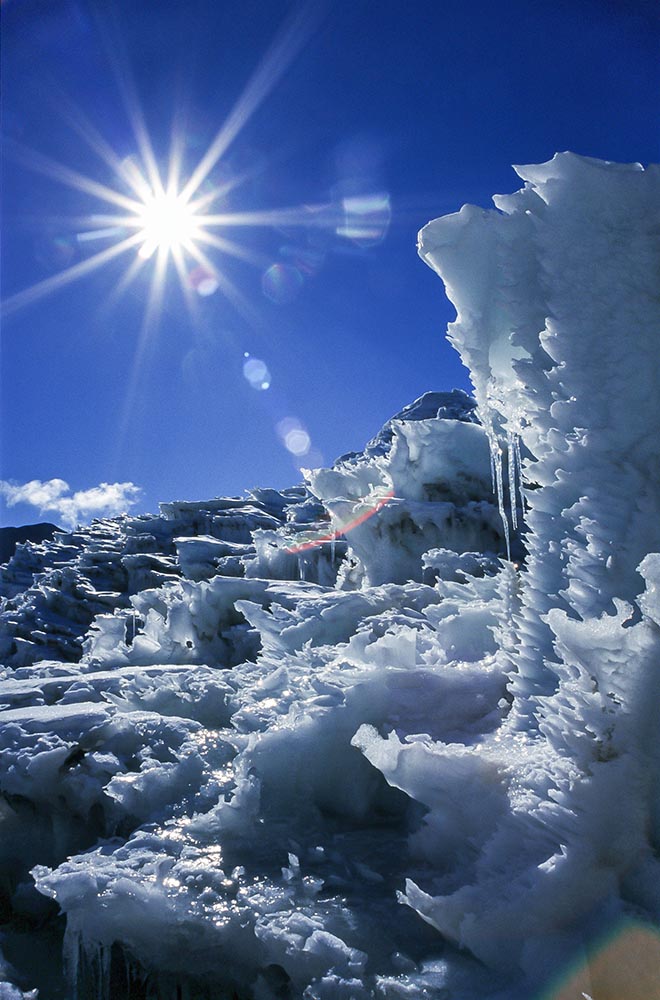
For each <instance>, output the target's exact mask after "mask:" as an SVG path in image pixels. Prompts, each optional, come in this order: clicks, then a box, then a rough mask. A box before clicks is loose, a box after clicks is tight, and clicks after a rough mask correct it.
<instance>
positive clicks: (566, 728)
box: [0, 154, 660, 1000]
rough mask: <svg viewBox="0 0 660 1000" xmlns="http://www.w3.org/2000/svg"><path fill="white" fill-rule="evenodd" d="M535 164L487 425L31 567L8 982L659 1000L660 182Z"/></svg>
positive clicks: (96, 996)
mask: <svg viewBox="0 0 660 1000" xmlns="http://www.w3.org/2000/svg"><path fill="white" fill-rule="evenodd" d="M518 172H519V174H520V176H521V177H522V178H523V180H524V181H525V187H524V188H523V190H522V191H520V192H518V193H517V194H515V195H511V196H506V197H497V198H496V199H495V204H496V210H495V211H484V210H482V209H477V208H472V207H466V208H464V209H462V211H461V212H459V213H458V214H456V215H453V216H449V217H448V218H445V219H439V220H436V221H435V222H432V223H429V225H428V226H427V227H426V228H425V229H424V230H423V231H422V233H421V236H420V239H421V243H420V251H421V253H422V256H423V257H424V259H425V260H426V261H427V262H428V263H429V264H431V265H432V266H433V267H434V268H435V269H436V270H437V271H438V272H439V273H440V275H441V276H442V278H443V280H444V282H445V285H446V288H447V291H448V294H449V296H450V298H451V299H452V301H453V302H454V303H455V305H456V309H457V313H458V315H457V320H456V322H455V323H454V324H453V325H452V327H451V328H450V336H451V338H452V340H453V342H454V343H455V345H456V347H457V348H458V350H459V351H460V352H461V355H462V357H463V360H464V361H465V362H466V364H468V366H469V367H470V370H471V372H472V377H473V381H474V385H475V389H476V408H475V402H474V401H473V400H472V399H471V398H470V397H467V396H466V395H465V394H464V393H460V392H454V393H427V394H426V395H425V396H423V397H422V398H421V399H420V400H417V401H416V402H415V403H414V404H412V405H411V406H410V407H407V408H406V409H405V410H403V411H402V412H401V413H400V414H398V415H397V417H396V418H393V419H392V421H389V422H388V424H386V425H385V427H384V428H383V430H382V431H381V432H380V434H379V435H378V436H377V437H376V438H374V440H373V441H372V442H370V443H369V445H367V447H366V448H365V450H364V452H360V453H354V454H350V455H346V456H344V457H343V458H342V459H340V460H338V462H336V463H335V465H334V466H333V467H332V468H330V469H322V470H314V471H313V472H309V473H308V474H307V481H306V485H305V486H303V487H296V488H294V489H291V490H287V491H283V492H277V491H274V490H253V491H250V493H249V494H248V496H247V497H244V498H228V499H217V500H213V501H208V502H206V503H172V504H164V505H162V509H161V514H160V516H158V517H142V518H136V517H124V518H117V519H111V520H106V521H99V522H95V523H94V524H93V525H92V526H91V527H90V528H87V529H79V530H78V531H77V532H69V533H59V534H56V535H55V537H54V538H53V539H52V540H46V541H44V542H42V543H40V544H36V543H27V544H26V545H24V546H19V547H18V549H17V551H16V554H15V555H14V556H13V558H12V560H11V561H10V562H9V564H8V565H7V567H5V568H4V569H3V570H2V571H1V577H2V579H1V581H0V583H1V586H2V588H3V592H4V595H5V597H4V601H3V605H2V608H1V610H0V643H1V644H2V653H3V660H4V663H5V669H4V672H3V676H2V679H1V680H0V700H1V702H2V713H1V715H0V723H1V725H0V745H1V746H2V751H3V752H2V755H1V758H0V761H1V763H0V789H1V790H2V798H1V799H0V809H1V813H0V815H1V818H2V829H3V836H2V838H1V839H0V866H1V869H2V876H3V877H2V886H3V893H2V898H3V905H4V910H5V925H4V930H5V934H4V938H3V941H2V948H3V952H4V953H5V957H6V960H2V963H1V964H0V979H1V980H4V982H0V996H2V997H5V996H6V997H8V998H12V1000H13V998H20V997H30V996H32V995H34V994H33V993H32V991H33V990H34V989H36V988H39V990H40V993H39V996H40V998H41V1000H51V998H52V1000H55V998H56V997H60V996H63V995H66V996H71V997H76V998H78V1000H110V998H112V1000H114V998H115V997H117V998H118V997H122V998H124V997H125V998H127V1000H138V998H140V1000H142V998H145V1000H146V998H151V1000H170V998H171V1000H175V998H182V997H195V998H198V1000H225V998H226V1000H235V998H239V1000H277V998H280V1000H281V998H288V1000H454V998H455V1000H459V998H460V1000H529V998H535V997H539V998H540V997H548V998H549V997H553V998H554V997H556V998H557V1000H569V998H571V1000H572V998H576V1000H579V998H580V997H581V996H589V997H592V998H593V1000H607V998H610V997H612V998H614V997H616V998H617V1000H622V998H623V997H626V1000H628V998H630V1000H637V998H639V1000H642V998H644V1000H654V998H656V997H660V932H659V931H658V923H660V865H659V863H658V850H660V780H659V778H658V775H659V773H660V768H659V764H660V728H659V726H658V716H659V712H658V704H659V703H660V671H659V669H658V665H659V660H660V631H659V630H660V537H659V536H660V509H659V508H660V489H659V486H660V483H659V482H658V478H659V477H660V462H659V458H658V445H657V443H656V441H657V436H656V435H655V430H656V428H655V424H656V422H657V404H656V403H655V387H656V386H657V384H658V376H659V375H660V372H659V371H658V369H659V367H660V351H659V350H658V347H657V343H658V341H657V333H656V330H657V327H658V320H659V319H660V316H659V315H658V313H659V312H660V297H659V296H658V282H659V280H660V279H659V274H660V227H659V226H658V218H659V209H660V189H659V185H660V174H659V173H658V170H657V169H656V168H649V169H647V170H642V168H641V167H638V166H636V165H635V166H623V167H622V166H617V165H613V164H609V163H601V162H599V161H593V160H585V159H583V158H580V157H576V156H572V155H569V154H561V155H559V156H556V157H555V158H554V159H553V160H552V161H551V162H550V163H548V164H545V165H542V166H537V167H525V168H518ZM491 469H492V473H491ZM491 474H492V479H493V482H494V485H495V494H493V490H492V484H491ZM346 526H348V527H346ZM521 532H523V537H522V539H521ZM507 553H510V554H511V556H512V558H513V559H515V560H516V562H512V561H511V560H510V559H508V558H506V556H507ZM35 887H36V888H35ZM53 901H54V902H53ZM58 908H59V911H60V912H61V913H62V914H63V917H57V916H56V914H57V912H58ZM58 921H59V922H58ZM62 922H64V923H65V931H64V939H63V945H62V948H63V956H64V966H65V975H66V977H67V979H68V983H69V985H68V986H67V987H65V986H63V984H62V981H61V980H58V976H57V969H58V965H57V958H56V956H57V954H58V949H59V947H60V944H61V942H60V938H59V937H58V935H61V923H62ZM26 952H27V953H28V954H30V956H31V957H30V958H29V959H27V960H26V958H25V955H26ZM35 954H41V955H42V956H46V958H45V959H43V960H42V965H43V968H40V967H39V963H38V962H37V961H36V960H34V955H35ZM10 963H12V964H13V966H14V969H13V970H12V967H11V965H10ZM65 990H66V992H65Z"/></svg>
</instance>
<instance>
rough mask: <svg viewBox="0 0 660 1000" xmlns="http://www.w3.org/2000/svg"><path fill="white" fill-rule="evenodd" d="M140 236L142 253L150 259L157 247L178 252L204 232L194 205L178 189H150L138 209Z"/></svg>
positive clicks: (137, 218)
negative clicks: (154, 190)
mask: <svg viewBox="0 0 660 1000" xmlns="http://www.w3.org/2000/svg"><path fill="white" fill-rule="evenodd" d="M135 221H136V223H137V225H138V227H139V228H138V235H139V237H140V241H141V242H140V248H139V250H138V255H139V256H140V257H141V258H142V259H143V260H148V259H149V257H151V256H152V255H153V254H154V253H155V252H156V251H157V250H158V251H160V252H161V253H164V254H169V253H172V254H176V253H177V252H179V251H180V250H182V249H189V248H190V245H191V243H193V242H194V240H195V239H199V237H200V236H201V235H202V224H201V220H200V219H199V218H198V217H197V216H196V213H195V209H194V207H193V206H192V205H191V204H190V202H189V201H188V200H187V199H186V198H185V197H184V196H183V195H182V194H180V193H177V192H175V191H172V190H170V191H162V192H160V193H154V192H150V193H149V195H148V196H147V197H146V198H145V200H144V203H143V204H142V205H141V207H140V208H139V210H138V211H137V212H136V220H135Z"/></svg>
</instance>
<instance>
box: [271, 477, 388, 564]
mask: <svg viewBox="0 0 660 1000" xmlns="http://www.w3.org/2000/svg"><path fill="white" fill-rule="evenodd" d="M393 496H394V490H390V491H389V492H388V493H386V494H385V496H383V497H381V498H380V500H377V501H376V502H375V503H374V504H372V506H371V507H368V508H367V510H364V511H362V513H361V514H358V516H357V517H354V518H352V519H351V520H350V521H348V523H347V524H343V525H342V526H341V528H337V530H336V531H330V532H329V533H328V534H327V535H317V537H316V538H312V539H310V540H309V541H306V542H301V543H300V545H292V546H291V547H290V548H287V549H286V550H285V551H286V552H288V553H289V554H290V555H294V554H296V553H298V552H306V551H307V550H308V549H315V548H317V547H318V546H319V545H323V544H325V542H334V541H335V539H337V538H341V536H342V535H346V534H348V532H349V531H352V530H353V528H357V526H358V525H359V524H364V522H365V521H368V520H369V518H370V517H373V516H374V514H377V513H378V511H379V510H382V509H383V507H384V506H385V504H386V503H387V502H388V501H389V500H391V499H392V497H393Z"/></svg>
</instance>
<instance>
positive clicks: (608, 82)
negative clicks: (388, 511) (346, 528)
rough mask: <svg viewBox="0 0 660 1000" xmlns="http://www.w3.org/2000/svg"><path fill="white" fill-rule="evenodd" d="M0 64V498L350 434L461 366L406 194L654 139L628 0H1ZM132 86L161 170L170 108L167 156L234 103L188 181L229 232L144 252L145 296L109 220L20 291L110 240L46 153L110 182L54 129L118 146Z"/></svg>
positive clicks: (305, 446) (124, 139)
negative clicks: (204, 162) (569, 153)
mask: <svg viewBox="0 0 660 1000" xmlns="http://www.w3.org/2000/svg"><path fill="white" fill-rule="evenodd" d="M2 76H3V80H2V84H3V94H4V98H3V127H4V140H5V141H4V157H3V191H4V193H3V216H2V238H3V254H2V296H3V300H4V302H5V314H4V315H3V322H2V348H1V362H2V400H1V405H2V452H1V466H0V480H1V482H0V493H1V494H2V498H3V505H2V509H1V511H0V513H1V517H2V523H3V524H20V523H26V522H30V521H36V520H40V519H50V520H54V521H57V522H58V523H61V524H64V523H73V521H75V520H76V519H77V518H80V519H81V520H86V519H88V518H89V517H90V516H93V515H95V514H97V513H103V512H104V511H111V512H112V511H114V510H115V509H117V508H119V507H121V506H122V505H123V504H126V503H128V502H131V503H132V507H131V509H132V510H134V511H146V510H156V508H157V504H158V501H159V500H165V501H166V500H172V499H204V498H206V497H210V496H217V495H231V494H240V493H241V492H242V491H243V489H244V488H248V487H251V486H256V485H262V486H265V485H272V486H277V487H284V486H287V485H293V484H295V483H296V482H298V481H299V480H300V474H299V472H298V467H299V466H301V465H302V466H306V465H310V464H312V465H314V464H322V463H330V462H331V461H332V460H333V459H334V458H336V457H337V456H338V455H340V454H342V453H343V452H346V451H349V450H351V449H357V448H361V447H362V446H363V445H364V443H365V442H366V440H367V439H368V438H369V437H370V436H372V435H373V434H374V433H375V432H376V431H377V430H378V428H379V427H380V425H381V424H382V423H383V422H384V421H385V420H386V419H387V418H388V417H389V416H391V415H392V413H394V412H396V411H397V410H398V409H400V408H401V407H402V406H403V405H405V404H406V403H408V402H410V401H412V399H414V398H415V397H416V396H419V395H420V394H421V393H422V392H424V391H426V390H428V389H450V388H452V387H454V386H458V387H461V388H468V387H469V381H468V378H467V373H466V372H465V371H464V370H463V369H462V367H461V365H460V362H459V360H458V357H457V356H456V355H455V353H454V351H453V350H452V349H451V347H449V345H447V344H446V343H445V342H444V339H443V338H444V330H445V327H446V324H447V322H448V321H450V320H451V318H452V316H453V310H452V308H451V306H450V305H449V304H448V303H447V301H446V299H445V298H444V295H443V290H442V286H441V284H440V282H439V281H438V279H437V278H436V277H435V276H434V275H433V274H432V273H431V271H429V270H427V269H426V268H425V266H424V265H423V264H422V262H421V261H420V260H419V259H418V258H417V255H416V250H415V244H416V234H417V232H418V230H419V229H420V228H421V227H422V226H423V225H424V224H425V223H426V222H427V221H428V220H429V219H430V218H434V217H436V216H438V215H442V214H446V213H448V212H452V211H456V210H458V209H459V208H460V207H461V205H462V204H463V203H465V202H473V203H476V204H482V205H484V206H487V205H489V203H490V196H491V194H492V193H493V192H507V191H511V190H514V189H515V188H517V187H518V186H519V184H518V181H517V178H516V176H515V175H514V173H513V171H512V170H511V168H510V164H512V163H529V162H540V161H543V160H547V159H549V158H550V157H551V156H552V154H553V153H554V152H555V151H557V150H564V149H571V150H573V151H575V152H578V153H582V154H585V155H589V156H597V157H602V158H604V159H612V160H622V161H633V160H638V161H641V162H642V163H648V162H656V161H657V160H658V159H660V148H659V144H660V132H659V128H658V126H659V124H660V111H659V101H658V99H659V97H660V10H659V9H658V7H657V5H656V4H655V3H651V2H642V0H638V2H625V0H616V2H615V0H612V2H605V0H555V2H553V3H552V4H549V3H545V2H529V0H528V2H526V3H523V2H519V0H510V2H506V3H493V2H490V0H461V2H454V0H428V2H427V0H411V2H408V3H402V2H400V0H397V2H395V0H381V2H376V0H350V2H349V0H341V2H338V0H335V2H332V0H329V2H327V3H325V4H320V3H319V4H298V5H294V4H291V3H287V2H283V0H197V2H176V3H175V2H167V0H158V2H156V0H152V2H146V0H135V2H132V3H131V4H126V3H117V4H116V5H113V4H112V2H111V0H104V2H97V3H93V2H90V0H39V2H37V0H20V2H19V0H5V2H3V60H2ZM237 108H238V111H236V109H237ZM131 109H132V110H133V114H134V115H135V113H136V109H139V114H141V115H142V117H143V120H144V124H145V131H146V133H147V134H148V136H149V141H150V144H151V146H152V148H153V152H154V159H155V161H156V162H157V165H158V168H159V170H160V172H161V174H163V175H165V174H166V173H167V169H168V163H169V160H170V139H171V134H172V127H173V123H175V124H176V129H175V131H176V134H177V136H178V137H179V140H180V150H181V164H182V165H181V183H182V184H184V183H185V180H186V178H187V177H189V176H190V174H191V173H192V172H193V171H194V170H195V167H196V166H197V164H198V163H199V161H200V160H201V159H202V158H203V157H204V154H205V152H206V151H207V150H208V148H209V147H210V146H211V145H212V143H213V140H214V138H215V137H216V135H217V134H218V132H219V130H221V129H222V127H223V125H224V124H225V123H226V122H227V121H236V122H237V123H238V124H239V125H241V127H240V128H239V129H237V131H236V134H235V136H234V137H233V141H232V142H231V143H229V144H228V146H227V148H226V149H225V150H224V152H223V154H222V156H220V157H219V159H218V160H217V162H215V163H213V164H211V169H209V170H208V174H207V176H206V177H205V179H204V181H203V184H202V185H201V186H200V188H199V189H198V192H197V193H198V195H200V194H202V193H204V192H209V197H211V194H212V193H215V194H216V200H215V201H214V202H213V203H212V207H211V208H210V209H207V212H213V213H216V214H222V215H223V218H225V219H226V216H228V215H231V216H233V220H234V221H233V223H231V224H228V223H225V224H222V225H217V226H215V228H214V229H213V233H214V234H215V235H216V236H218V237H219V238H220V239H221V240H222V239H225V240H226V239H230V240H231V241H232V242H233V244H234V249H236V247H237V248H238V250H237V252H238V253H239V254H241V255H242V256H247V257H249V258H250V259H249V260H244V259H242V258H241V257H235V256H232V255H230V254H227V253H225V252H223V251H222V250H221V249H218V248H217V247H215V246H206V245H205V246H204V247H203V250H204V253H205V254H206V255H207V258H208V260H207V263H206V264H204V265H201V264H200V263H199V261H196V260H194V259H192V258H186V266H185V272H186V274H185V285H186V289H187V294H185V293H184V290H183V289H182V287H181V282H180V280H179V276H178V274H177V272H176V269H175V267H174V264H173V261H172V259H171V258H170V259H169V261H168V265H167V270H166V271H165V274H164V278H163V281H162V303H161V307H160V308H159V309H153V310H152V311H151V313H149V310H148V303H149V299H150V288H151V285H152V280H153V276H154V270H155V268H156V267H157V264H156V258H157V256H158V255H157V254H155V255H154V256H153V257H152V258H150V259H149V260H146V261H145V262H143V266H142V267H141V268H140V270H139V271H138V272H137V273H136V274H135V276H134V278H133V280H132V282H131V283H130V284H129V285H128V287H126V288H125V290H124V292H123V294H117V287H118V285H119V283H120V282H121V281H122V277H123V276H124V275H125V274H126V272H127V271H128V269H129V268H130V267H131V264H132V263H133V261H134V260H135V257H136V248H135V247H133V248H132V249H130V250H128V251H127V252H126V253H123V254H122V255H121V256H117V257H116V258H114V259H112V260H110V261H109V262H108V263H106V264H105V265H104V266H101V267H98V268H96V269H94V270H90V271H89V273H86V274H84V275H83V276H82V277H79V278H78V280H75V281H70V282H66V283H64V282H63V283H62V284H61V287H57V288H56V289H55V290H53V291H51V292H50V293H49V294H43V292H44V288H47V287H48V285H44V282H50V284H57V280H56V278H55V276H56V275H57V274H58V273H59V272H60V271H62V270H65V269H67V268H74V269H76V268H77V269H78V271H80V270H83V271H84V269H85V268H84V266H83V265H84V262H85V261H89V260H90V259H91V258H92V257H93V255H95V254H98V253H101V252H104V251H107V250H110V248H112V247H113V246H116V245H117V244H118V243H119V242H120V241H121V240H122V239H124V238H125V235H126V231H125V230H124V231H123V232H122V228H121V226H113V225H108V224H107V222H106V223H103V224H101V222H99V221H98V219H97V220H96V221H92V220H90V218H89V217H90V216H93V215H96V216H98V215H99V213H105V214H107V213H109V212H110V213H116V212H119V213H121V212H125V210H124V209H122V208H118V207H117V206H114V205H111V204H108V203H104V202H103V201H101V200H100V199H99V198H98V197H97V196H96V195H95V194H94V193H93V192H94V189H93V188H92V192H90V190H80V189H79V187H77V186H75V184H73V183H65V180H66V179H67V177H68V178H69V180H70V179H71V174H70V173H69V174H68V175H63V172H62V169H61V168H63V167H64V168H68V170H69V171H75V172H76V175H77V176H80V175H82V176H83V177H85V178H87V179H89V180H90V181H92V182H95V183H97V184H100V185H105V186H107V187H109V188H111V189H113V190H114V191H117V192H119V193H120V194H123V195H124V196H126V195H127V194H128V195H134V192H132V191H131V190H130V189H129V187H128V185H127V181H126V175H125V174H124V175H123V176H118V175H117V174H116V172H115V171H114V170H113V169H112V168H111V166H110V164H109V163H108V162H106V160H107V159H108V156H106V159H104V158H103V156H101V155H99V154H98V152H97V151H95V150H94V149H93V148H92V146H91V145H90V143H89V142H86V141H85V140H84V138H83V136H82V135H81V130H82V128H83V126H82V125H81V123H83V122H84V123H86V124H85V125H84V128H86V129H87V131H88V134H89V132H90V130H91V131H94V134H95V135H96V136H97V138H98V137H101V138H102V140H103V142H104V143H105V144H107V145H106V147H105V148H106V153H107V150H108V149H109V150H111V151H112V154H113V155H114V156H116V157H117V162H122V163H124V164H126V161H127V160H130V162H131V163H132V164H133V167H132V168H131V169H135V167H136V165H138V167H139V169H140V170H142V171H143V172H145V168H144V165H143V164H140V148H139V143H138V141H137V139H136V135H135V129H134V128H133V127H132V124H131V114H130V111H131ZM248 110H249V111H250V112H251V113H250V114H249V115H246V114H244V113H243V112H245V111H248ZM232 115H234V117H232ZM76 123H77V127H76ZM123 169H125V167H124V168H123ZM88 187H89V185H88ZM285 209H286V210H287V212H286V213H285V214H282V210H285ZM239 213H240V215H241V216H242V218H243V219H245V216H248V215H249V216H250V217H251V218H252V219H253V220H255V221H256V222H258V223H259V224H258V225H241V226H237V225H235V222H236V216H237V214H239ZM278 213H279V214H278ZM107 229H111V230H112V232H111V233H109V234H106V235H103V231H104V230H107ZM99 231H100V232H99ZM129 231H130V227H129ZM132 232H135V229H133V230H132ZM90 234H91V235H90ZM75 273H76V272H75V271H74V274H75ZM33 286H36V293H35V294H34V295H33V296H31V295H30V294H29V293H28V292H27V291H26V290H28V289H31V288H32V287H33ZM216 286H217V287H216ZM227 292H228V294H227ZM200 293H207V294H200ZM189 300H190V301H189ZM146 314H148V315H149V320H148V322H147V321H145V315H146ZM246 362H250V364H248V365H247V367H246ZM246 376H247V377H246ZM266 385H267V386H268V387H267V388H265V386H266ZM287 445H288V447H287ZM101 484H109V486H107V487H106V486H102V485H101ZM122 484H123V485H122Z"/></svg>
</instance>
